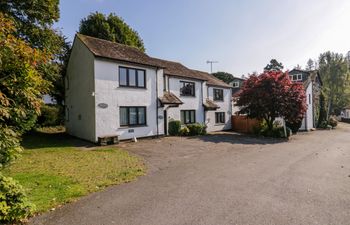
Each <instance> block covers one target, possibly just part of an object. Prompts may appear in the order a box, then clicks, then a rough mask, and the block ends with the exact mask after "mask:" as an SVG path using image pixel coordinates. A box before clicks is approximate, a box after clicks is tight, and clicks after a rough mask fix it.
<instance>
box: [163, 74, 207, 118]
mask: <svg viewBox="0 0 350 225" xmlns="http://www.w3.org/2000/svg"><path fill="white" fill-rule="evenodd" d="M180 81H188V82H194V83H195V97H193V96H181V95H180V88H181V83H180ZM168 82H169V91H170V92H172V93H173V94H175V95H176V96H177V97H179V98H180V100H181V101H182V102H183V103H184V104H182V105H180V106H179V107H175V108H168V109H167V116H168V121H170V120H171V119H174V120H180V119H181V116H180V111H181V110H196V122H197V123H204V107H203V96H202V95H203V92H202V91H203V89H202V83H203V82H202V81H194V80H189V79H182V78H176V77H169V79H168Z"/></svg>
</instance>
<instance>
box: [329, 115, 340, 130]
mask: <svg viewBox="0 0 350 225" xmlns="http://www.w3.org/2000/svg"><path fill="white" fill-rule="evenodd" d="M328 124H329V125H330V126H331V127H332V128H335V127H336V126H337V125H338V120H337V119H336V118H335V116H331V117H329V121H328Z"/></svg>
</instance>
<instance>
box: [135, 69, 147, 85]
mask: <svg viewBox="0 0 350 225" xmlns="http://www.w3.org/2000/svg"><path fill="white" fill-rule="evenodd" d="M137 81H138V87H145V71H143V70H138V71H137Z"/></svg>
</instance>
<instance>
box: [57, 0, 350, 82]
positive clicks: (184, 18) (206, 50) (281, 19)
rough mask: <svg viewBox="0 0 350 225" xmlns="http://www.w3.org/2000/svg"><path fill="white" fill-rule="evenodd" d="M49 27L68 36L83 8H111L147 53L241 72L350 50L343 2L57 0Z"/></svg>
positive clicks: (349, 19)
mask: <svg viewBox="0 0 350 225" xmlns="http://www.w3.org/2000/svg"><path fill="white" fill-rule="evenodd" d="M60 10H61V18H60V21H59V22H58V23H57V24H56V25H55V26H56V27H58V28H61V29H62V32H63V34H64V35H66V36H67V37H68V38H69V40H73V38H74V34H75V32H76V31H78V29H79V22H80V20H81V19H82V18H84V17H86V16H87V15H89V13H90V12H95V11H99V12H102V13H105V14H107V13H111V12H113V13H116V14H117V15H119V16H121V17H122V18H123V19H124V20H125V22H126V23H128V24H129V25H130V26H131V27H132V28H133V29H135V30H137V31H138V32H139V34H140V36H141V37H142V39H143V41H144V44H145V47H146V51H147V54H149V55H151V56H153V57H158V58H163V59H168V60H174V61H179V62H181V63H183V64H184V65H186V66H188V67H190V68H193V69H199V70H203V71H208V72H209V71H210V66H209V65H208V64H207V63H206V61H207V60H217V61H219V63H217V64H214V65H213V71H214V72H215V71H226V72H230V73H232V74H234V75H235V76H241V75H242V74H248V73H251V72H254V71H258V72H259V71H261V70H262V69H263V67H264V66H265V65H266V64H267V63H268V62H269V60H270V59H271V58H276V59H278V60H279V61H281V62H282V63H283V64H284V65H285V68H286V69H292V68H293V67H294V66H296V65H298V64H299V65H301V66H302V67H304V66H305V64H306V61H307V59H309V58H312V59H316V58H317V57H318V55H319V53H321V52H324V51H327V50H330V51H335V52H339V53H346V52H347V51H349V50H350V29H349V24H350V13H349V12H350V1H349V0H332V1H331V0H307V1H304V0H245V1H244V0H241V1H238V0H216V1H214V0H172V1H171V0H167V1H166V0H73V1H72V0H61V2H60Z"/></svg>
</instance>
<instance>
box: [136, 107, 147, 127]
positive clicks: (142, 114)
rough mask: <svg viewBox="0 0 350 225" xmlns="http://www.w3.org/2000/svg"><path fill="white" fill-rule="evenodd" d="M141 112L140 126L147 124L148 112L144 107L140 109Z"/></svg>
mask: <svg viewBox="0 0 350 225" xmlns="http://www.w3.org/2000/svg"><path fill="white" fill-rule="evenodd" d="M138 110H139V124H146V110H145V108H143V107H140V108H138Z"/></svg>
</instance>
